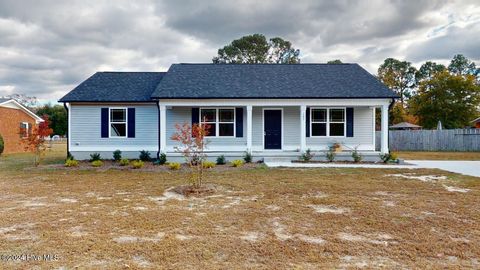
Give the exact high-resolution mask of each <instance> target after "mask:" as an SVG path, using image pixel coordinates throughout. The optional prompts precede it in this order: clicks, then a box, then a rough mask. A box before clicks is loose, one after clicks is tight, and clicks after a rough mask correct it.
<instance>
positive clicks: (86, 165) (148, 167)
mask: <svg viewBox="0 0 480 270" xmlns="http://www.w3.org/2000/svg"><path fill="white" fill-rule="evenodd" d="M102 162H103V166H100V167H93V166H92V165H91V162H89V161H79V162H78V166H77V167H65V165H64V164H50V165H40V166H38V167H37V168H40V169H42V168H43V169H55V170H72V171H76V170H97V171H108V170H122V171H140V172H145V171H152V172H162V171H169V172H173V171H175V170H171V169H170V168H169V166H168V165H154V164H153V162H145V164H144V166H143V167H142V168H139V169H134V168H132V166H131V165H127V166H120V165H119V163H118V162H115V161H113V160H102ZM262 166H264V165H263V164H261V163H245V164H243V165H242V166H241V167H233V166H232V165H231V164H228V163H227V164H225V165H215V167H213V168H210V169H205V171H220V172H222V171H231V170H238V169H247V170H248V169H255V168H259V167H262ZM26 169H27V170H29V169H30V170H31V169H35V168H26ZM189 170H190V168H189V166H188V165H187V164H185V163H184V164H182V166H181V167H180V169H179V170H177V171H180V172H182V171H183V172H188V171H189Z"/></svg>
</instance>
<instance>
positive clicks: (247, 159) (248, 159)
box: [243, 152, 252, 163]
mask: <svg viewBox="0 0 480 270" xmlns="http://www.w3.org/2000/svg"><path fill="white" fill-rule="evenodd" d="M243 160H244V161H245V163H250V162H252V154H250V152H245V155H243Z"/></svg>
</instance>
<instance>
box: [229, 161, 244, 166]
mask: <svg viewBox="0 0 480 270" xmlns="http://www.w3.org/2000/svg"><path fill="white" fill-rule="evenodd" d="M242 165H243V160H241V159H235V160H232V166H233V167H241V166H242Z"/></svg>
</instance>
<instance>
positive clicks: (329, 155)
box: [326, 149, 337, 162]
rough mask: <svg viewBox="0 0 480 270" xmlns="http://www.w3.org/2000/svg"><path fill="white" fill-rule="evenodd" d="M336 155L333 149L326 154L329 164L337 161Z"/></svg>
mask: <svg viewBox="0 0 480 270" xmlns="http://www.w3.org/2000/svg"><path fill="white" fill-rule="evenodd" d="M336 155H337V154H335V151H334V150H333V149H330V150H328V152H327V154H326V158H327V160H328V162H333V161H334V160H335V156H336Z"/></svg>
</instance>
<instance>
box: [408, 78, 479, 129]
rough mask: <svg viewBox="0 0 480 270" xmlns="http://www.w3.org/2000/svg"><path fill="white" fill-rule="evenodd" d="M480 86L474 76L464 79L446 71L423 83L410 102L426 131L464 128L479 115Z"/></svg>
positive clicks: (412, 109)
mask: <svg viewBox="0 0 480 270" xmlns="http://www.w3.org/2000/svg"><path fill="white" fill-rule="evenodd" d="M479 105H480V86H479V85H477V84H476V81H475V76H472V75H469V76H461V75H454V74H450V73H449V72H447V71H442V72H439V73H436V74H435V75H434V76H433V77H432V78H431V79H430V80H426V81H423V82H421V83H420V87H419V89H418V93H417V95H416V96H414V97H413V98H412V99H411V100H410V108H411V111H412V112H413V114H414V115H415V116H417V117H418V120H419V124H420V125H422V126H423V127H425V128H434V127H436V125H437V123H438V121H439V120H440V121H442V124H443V125H444V127H446V128H463V127H465V126H468V125H469V124H470V121H471V120H472V119H474V118H475V117H476V116H477V113H478V112H477V108H478V106H479Z"/></svg>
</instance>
